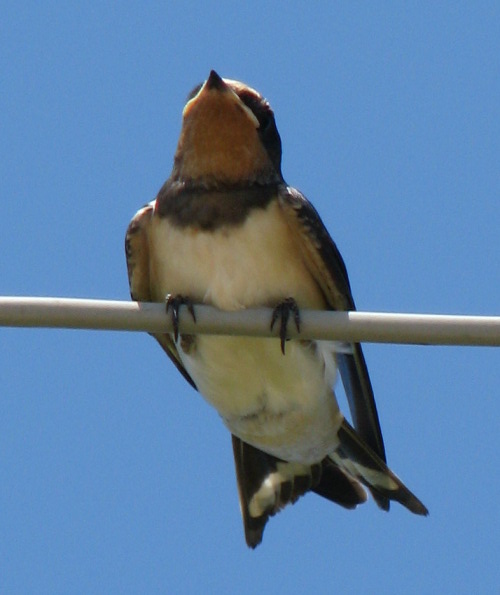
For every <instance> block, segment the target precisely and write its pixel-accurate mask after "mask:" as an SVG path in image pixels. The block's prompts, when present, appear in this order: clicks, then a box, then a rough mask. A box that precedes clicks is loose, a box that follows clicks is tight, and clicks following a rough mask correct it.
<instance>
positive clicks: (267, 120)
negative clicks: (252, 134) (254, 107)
mask: <svg viewBox="0 0 500 595" xmlns="http://www.w3.org/2000/svg"><path fill="white" fill-rule="evenodd" d="M271 122H272V116H271V115H270V114H262V115H261V116H260V117H259V124H260V130H261V132H265V131H266V130H268V129H269V126H271Z"/></svg>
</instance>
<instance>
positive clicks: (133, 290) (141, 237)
mask: <svg viewBox="0 0 500 595" xmlns="http://www.w3.org/2000/svg"><path fill="white" fill-rule="evenodd" d="M153 212H154V201H153V202H150V203H149V204H147V205H146V206H144V207H143V208H142V209H140V210H139V211H137V213H136V214H135V215H134V217H133V219H132V221H131V222H130V225H129V226H128V229H127V233H126V235H125V254H126V256H127V269H128V280H129V285H130V295H131V296H132V299H133V300H135V301H137V302H150V301H152V299H151V286H150V255H149V231H150V227H151V219H152V217H153ZM153 337H154V338H155V339H156V340H157V341H158V343H159V344H160V345H161V347H162V348H163V350H164V351H165V353H166V354H167V355H168V357H169V358H170V359H171V360H172V361H173V362H174V364H175V366H176V367H177V369H178V370H179V372H180V373H181V374H182V375H183V376H184V378H185V379H186V380H187V381H188V382H189V384H191V386H192V387H193V388H196V385H195V383H194V381H193V379H192V378H191V376H190V375H189V374H188V372H187V370H186V368H185V367H184V366H183V364H182V361H181V358H180V357H179V354H178V352H177V349H176V347H175V344H174V342H173V341H172V339H171V338H170V335H169V334H168V333H153Z"/></svg>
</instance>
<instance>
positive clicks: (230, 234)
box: [125, 70, 428, 548]
mask: <svg viewBox="0 0 500 595" xmlns="http://www.w3.org/2000/svg"><path fill="white" fill-rule="evenodd" d="M281 155H282V147H281V139H280V135H279V132H278V129H277V126H276V120H275V117H274V112H273V110H272V109H271V106H270V104H269V102H268V101H267V100H266V99H265V98H264V97H263V96H262V95H261V94H260V93H259V92H257V91H256V90H255V89H253V88H251V87H250V86H248V85H246V84H244V83H242V82H239V81H236V80H232V79H224V78H222V77H221V76H219V74H217V73H216V72H215V71H214V70H212V71H211V72H210V74H209V76H208V78H207V79H206V80H205V81H204V82H203V83H201V84H199V85H197V86H196V87H195V88H194V89H193V91H192V92H191V93H190V94H189V96H188V98H187V102H186V104H185V106H184V109H183V112H182V126H181V132H180V136H179V140H178V144H177V149H176V151H175V155H174V163H173V168H172V172H171V174H170V177H169V178H168V179H167V181H166V182H165V183H164V185H163V186H162V187H161V189H160V190H159V192H158V194H157V196H156V198H155V199H154V200H152V201H151V202H149V203H147V204H146V205H145V206H144V207H143V208H141V209H140V210H139V211H138V212H137V213H136V214H135V216H134V217H133V219H132V221H131V222H130V225H129V226H128V229H127V232H126V239H125V251H126V258H127V269H128V276H129V285H130V293H131V296H132V299H133V300H135V301H138V302H160V303H164V304H166V312H167V314H166V315H168V316H171V317H172V321H173V331H172V332H167V333H154V334H153V336H154V337H155V339H156V340H157V341H158V343H159V344H160V346H161V347H162V348H163V349H164V351H165V352H166V354H167V355H168V357H169V358H170V359H171V360H172V362H173V363H174V365H175V366H176V367H177V369H178V371H179V372H180V373H181V374H182V375H183V376H184V378H185V379H186V381H187V382H188V383H189V384H190V385H191V386H192V387H193V388H194V389H195V390H197V391H199V393H201V395H202V396H203V397H204V398H205V399H206V401H208V403H209V404H211V405H212V406H213V407H214V408H215V409H216V410H217V412H218V414H219V416H220V417H221V418H222V421H223V423H224V425H225V426H226V427H227V429H228V430H229V431H230V433H231V436H232V447H233V454H234V461H235V471H236V479H237V486H238V495H239V503H240V509H241V514H242V518H243V526H244V533H245V539H246V543H247V545H248V546H249V547H251V548H255V547H256V546H257V545H258V544H259V543H261V541H262V538H263V533H264V528H265V526H266V523H267V522H268V520H269V518H270V517H272V516H273V515H274V514H276V513H277V512H278V511H280V510H281V509H282V508H284V507H285V506H286V505H287V504H293V503H294V502H296V500H297V499H298V498H299V497H301V496H303V495H304V494H306V493H307V492H309V491H312V492H314V493H316V494H319V495H320V496H322V497H324V498H326V499H328V500H331V501H332V502H335V503H337V504H339V505H341V506H342V507H345V508H348V509H353V508H355V507H356V506H357V505H358V504H361V503H363V502H365V501H366V500H367V493H366V490H365V488H367V489H368V491H369V492H370V493H371V494H372V497H373V499H374V500H375V502H376V503H377V505H378V506H379V507H380V508H381V509H383V510H389V502H390V501H391V500H393V501H397V502H399V503H400V504H402V505H403V506H405V507H406V508H407V509H408V510H410V511H411V512H413V513H415V514H417V515H427V514H428V510H427V508H426V507H425V506H424V504H422V502H421V501H420V500H419V499H418V498H417V497H416V496H415V495H414V494H413V493H412V492H411V491H410V490H409V489H408V488H407V487H406V486H405V485H404V484H403V482H402V481H401V480H400V479H399V478H398V477H397V476H396V475H395V474H394V473H393V472H392V471H391V470H390V469H389V467H388V466H387V461H386V454H385V447H384V442H383V438H382V432H381V427H380V422H379V417H378V413H377V408H376V404H375V399H374V394H373V389H372V385H371V382H370V377H369V374H368V369H367V365H366V361H365V358H364V355H363V351H362V348H361V345H360V344H359V343H347V344H342V345H339V343H338V342H333V341H325V340H322V341H319V340H316V341H313V340H302V339H300V335H299V336H298V337H297V338H292V339H289V340H288V337H287V328H288V325H289V324H295V325H296V326H297V330H300V311H301V309H317V310H336V311H352V310H355V304H354V299H353V297H352V292H351V287H350V283H349V279H348V274H347V269H346V266H345V264H344V261H343V259H342V256H341V255H340V252H339V250H338V248H337V246H336V244H335V243H334V241H333V240H332V238H331V236H330V234H329V233H328V231H327V229H326V227H325V225H324V224H323V222H322V220H321V218H320V216H319V214H318V212H317V211H316V209H315V208H314V207H313V205H312V204H311V203H310V202H309V201H308V200H307V199H306V197H305V196H304V195H303V194H302V193H301V192H299V191H298V190H296V189H295V188H293V187H291V186H288V185H287V183H286V182H285V180H284V178H283V175H282V172H281ZM196 304H207V305H211V306H214V307H216V308H219V309H221V310H225V311H237V310H241V309H244V308H256V307H270V308H272V309H273V310H272V311H273V316H272V320H271V321H270V325H271V326H274V325H275V324H279V330H280V332H279V334H280V337H279V341H278V338H276V337H271V336H270V337H267V338H266V337H243V336H231V337H229V336H208V335H202V334H185V333H184V334H183V333H182V329H180V328H179V310H180V309H181V308H183V307H185V308H187V309H188V311H189V312H190V313H191V315H192V316H193V318H194V319H195V316H196ZM338 372H339V373H340V376H341V379H342V383H343V385H344V388H345V393H346V396H347V400H348V405H349V410H350V415H351V421H352V425H351V423H349V421H348V420H347V419H346V418H345V417H344V415H343V413H342V412H341V411H340V409H339V405H338V402H337V399H336V396H335V392H334V385H335V380H336V377H337V373H338Z"/></svg>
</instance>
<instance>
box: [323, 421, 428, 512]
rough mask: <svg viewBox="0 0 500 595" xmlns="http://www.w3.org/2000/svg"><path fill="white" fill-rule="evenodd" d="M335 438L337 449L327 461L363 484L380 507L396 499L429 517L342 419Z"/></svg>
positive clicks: (413, 510) (415, 499)
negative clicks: (329, 460)
mask: <svg viewBox="0 0 500 595" xmlns="http://www.w3.org/2000/svg"><path fill="white" fill-rule="evenodd" d="M338 437H339V440H340V446H339V447H338V448H337V450H336V451H335V452H334V453H333V454H331V455H330V459H331V460H332V461H333V462H334V463H335V464H337V465H338V466H339V467H340V468H341V469H344V470H345V471H346V472H347V473H348V474H349V475H351V476H353V477H355V478H356V479H358V480H359V481H360V482H361V483H362V484H363V485H365V486H366V487H367V488H368V489H369V490H370V492H371V493H372V495H373V498H374V499H375V501H376V502H377V503H378V504H379V506H380V507H381V508H384V509H386V510H387V509H388V508H389V506H388V501H389V500H396V501H397V502H400V503H401V504H402V505H403V506H405V507H406V508H407V509H408V510H410V511H411V512H414V513H415V514H421V515H427V514H429V511H428V510H427V508H426V507H425V506H424V505H423V504H422V502H420V500H419V499H418V498H417V497H416V496H415V495H414V494H413V493H412V492H410V490H409V489H408V488H407V487H406V486H405V485H404V484H403V482H402V481H401V480H400V479H399V477H397V476H396V475H394V473H393V472H392V471H391V470H390V469H389V467H388V466H387V465H386V464H385V463H384V462H383V461H382V459H381V458H380V457H379V456H377V455H376V454H375V453H374V452H373V450H372V449H371V448H370V447H369V446H368V445H367V444H366V443H365V442H364V441H363V440H362V439H361V438H360V437H359V436H358V434H357V433H356V431H355V430H354V428H353V427H352V426H351V425H350V424H349V423H348V422H347V421H345V420H344V421H343V422H342V425H341V427H340V430H339V432H338Z"/></svg>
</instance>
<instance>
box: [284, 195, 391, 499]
mask: <svg viewBox="0 0 500 595" xmlns="http://www.w3.org/2000/svg"><path fill="white" fill-rule="evenodd" d="M279 199H280V204H281V206H282V209H283V213H284V215H285V217H286V218H287V221H288V223H289V225H290V227H291V229H292V232H293V234H294V237H295V238H296V240H297V241H298V242H299V243H300V246H301V249H302V252H303V254H304V258H305V259H306V262H307V263H308V266H309V267H310V270H311V273H312V274H313V276H314V278H315V279H316V281H317V283H318V285H319V286H320V287H321V289H322V292H323V294H324V296H325V299H326V302H327V303H328V306H329V307H330V308H331V309H332V310H355V309H356V307H355V305H354V299H353V297H352V293H351V287H350V284H349V278H348V275H347V269H346V267H345V264H344V261H343V259H342V256H341V255H340V252H339V250H338V248H337V246H336V245H335V243H334V241H333V240H332V238H331V237H330V235H329V233H328V231H327V229H326V227H325V226H324V224H323V222H322V221H321V218H320V216H319V215H318V213H317V211H316V209H315V208H314V207H313V206H312V204H311V203H310V202H309V201H308V200H307V199H306V198H305V196H303V195H302V194H301V193H300V192H298V191H297V190H295V189H294V188H290V187H286V186H283V187H282V188H281V189H280V195H279ZM351 348H352V349H351V353H338V354H337V358H338V365H339V370H340V374H341V377H342V382H343V384H344V388H345V391H346V395H347V399H348V402H349V408H350V410H351V415H352V419H353V423H354V426H355V428H356V430H357V431H358V432H359V434H360V436H361V437H362V438H363V439H364V440H365V442H367V443H368V445H369V446H370V447H371V448H372V449H373V450H374V451H375V452H376V453H377V455H378V456H379V457H380V458H381V459H382V460H384V461H385V460H386V457H385V448H384V441H383V438H382V431H381V429H380V422H379V419H378V414H377V408H376V405H375V398H374V396H373V389H372V386H371V382H370V377H369V376H368V370H367V367H366V363H365V359H364V356H363V352H362V349H361V345H360V344H359V343H354V344H352V345H351ZM376 498H377V501H378V503H379V505H380V506H382V507H383V508H388V506H389V503H388V501H384V499H381V498H379V497H376Z"/></svg>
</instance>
